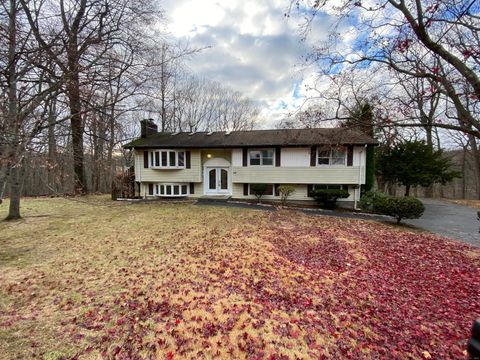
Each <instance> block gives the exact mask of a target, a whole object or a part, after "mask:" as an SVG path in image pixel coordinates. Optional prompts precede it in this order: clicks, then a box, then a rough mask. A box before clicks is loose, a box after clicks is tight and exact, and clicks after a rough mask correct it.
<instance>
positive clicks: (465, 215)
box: [405, 199, 480, 247]
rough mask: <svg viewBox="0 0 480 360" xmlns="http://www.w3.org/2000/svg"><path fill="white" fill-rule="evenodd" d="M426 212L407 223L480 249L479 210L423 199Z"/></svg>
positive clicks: (406, 221)
mask: <svg viewBox="0 0 480 360" xmlns="http://www.w3.org/2000/svg"><path fill="white" fill-rule="evenodd" d="M421 200H422V202H423V204H424V205H425V212H424V213H423V216H422V217H421V218H420V219H415V220H405V223H407V224H411V225H415V226H417V227H419V228H422V229H425V230H429V231H431V232H434V233H437V234H439V235H443V236H446V237H449V238H452V239H456V240H461V241H464V242H467V243H469V244H472V245H475V246H477V247H480V233H479V232H478V230H479V227H480V221H478V220H477V209H474V208H471V207H468V206H462V205H456V204H451V203H447V202H444V201H440V200H435V199H421Z"/></svg>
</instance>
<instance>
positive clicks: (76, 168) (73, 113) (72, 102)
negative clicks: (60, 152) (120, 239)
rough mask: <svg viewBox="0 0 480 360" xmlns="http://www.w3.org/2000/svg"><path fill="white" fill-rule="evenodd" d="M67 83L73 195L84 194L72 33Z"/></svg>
mask: <svg viewBox="0 0 480 360" xmlns="http://www.w3.org/2000/svg"><path fill="white" fill-rule="evenodd" d="M67 59H68V60H67V61H68V69H69V74H68V81H67V94H68V102H69V107H70V124H71V129H72V151H73V172H74V176H75V179H74V191H75V194H84V193H85V192H86V191H87V187H86V185H85V170H84V165H83V158H84V156H83V132H84V124H83V119H82V116H81V112H82V101H81V95H80V76H79V64H78V61H79V59H78V44H77V35H76V33H72V35H71V36H70V38H69V45H68V47H67Z"/></svg>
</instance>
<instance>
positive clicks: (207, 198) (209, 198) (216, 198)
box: [197, 195, 232, 203]
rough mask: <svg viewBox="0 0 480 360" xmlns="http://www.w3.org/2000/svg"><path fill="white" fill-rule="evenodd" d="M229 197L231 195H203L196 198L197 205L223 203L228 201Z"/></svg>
mask: <svg viewBox="0 0 480 360" xmlns="http://www.w3.org/2000/svg"><path fill="white" fill-rule="evenodd" d="M231 197H232V195H204V196H201V197H199V198H198V200H197V203H211V202H218V203H225V202H227V201H228V200H230V198H231Z"/></svg>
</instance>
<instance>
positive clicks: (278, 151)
mask: <svg viewBox="0 0 480 360" xmlns="http://www.w3.org/2000/svg"><path fill="white" fill-rule="evenodd" d="M281 156H282V148H279V147H277V148H275V166H277V167H278V166H280V164H281Z"/></svg>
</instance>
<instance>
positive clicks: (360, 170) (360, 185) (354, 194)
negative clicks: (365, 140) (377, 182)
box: [353, 144, 367, 210]
mask: <svg viewBox="0 0 480 360" xmlns="http://www.w3.org/2000/svg"><path fill="white" fill-rule="evenodd" d="M366 148H367V144H365V145H364V147H363V149H362V150H361V151H360V153H359V158H358V162H359V164H358V184H357V189H354V190H355V191H354V193H353V197H354V200H353V208H354V210H360V209H359V208H358V207H357V201H358V200H360V189H361V187H362V154H363V150H364V149H366ZM357 192H358V200H357Z"/></svg>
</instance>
